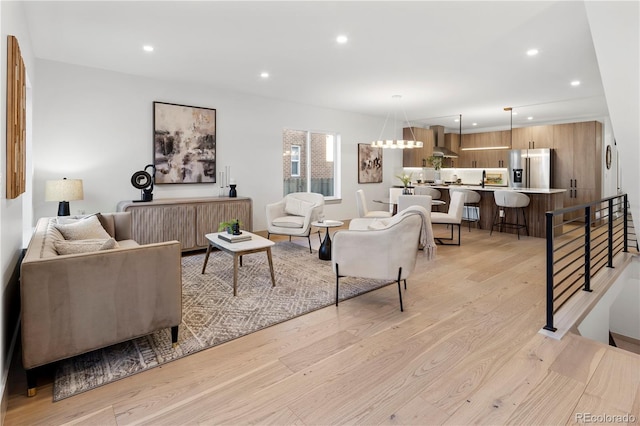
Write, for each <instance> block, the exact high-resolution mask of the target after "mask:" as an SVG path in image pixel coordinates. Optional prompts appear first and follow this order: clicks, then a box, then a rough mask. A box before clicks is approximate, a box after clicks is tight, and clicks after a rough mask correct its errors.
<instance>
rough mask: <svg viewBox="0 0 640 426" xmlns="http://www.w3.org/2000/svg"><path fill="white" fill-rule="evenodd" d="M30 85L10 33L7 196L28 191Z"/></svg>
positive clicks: (18, 49) (8, 42) (8, 47)
mask: <svg viewBox="0 0 640 426" xmlns="http://www.w3.org/2000/svg"><path fill="white" fill-rule="evenodd" d="M26 87H27V84H26V76H25V68H24V61H23V60H22V55H21V54H20V46H18V40H17V39H16V38H15V37H14V36H11V35H10V36H7V178H6V180H7V198H10V199H12V198H17V197H18V196H20V194H22V193H23V192H25V190H26V188H25V186H26V185H25V168H26V152H25V150H26V134H27V129H26V103H27V89H26Z"/></svg>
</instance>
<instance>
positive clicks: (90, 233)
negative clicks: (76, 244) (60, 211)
mask: <svg viewBox="0 0 640 426" xmlns="http://www.w3.org/2000/svg"><path fill="white" fill-rule="evenodd" d="M56 228H57V229H58V231H60V233H61V234H62V236H63V237H64V238H65V240H89V239H101V240H107V239H109V238H111V235H109V233H108V232H107V231H105V229H104V228H103V227H102V225H101V224H100V221H99V220H98V218H97V217H96V216H89V217H87V218H86V219H82V220H79V221H77V222H73V223H69V224H67V225H62V224H57V225H56Z"/></svg>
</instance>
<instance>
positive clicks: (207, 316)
mask: <svg viewBox="0 0 640 426" xmlns="http://www.w3.org/2000/svg"><path fill="white" fill-rule="evenodd" d="M272 254H273V266H274V269H275V277H276V287H272V286H271V277H270V275H269V265H268V263H267V256H266V254H265V253H264V252H261V253H255V254H250V255H247V256H244V257H243V266H242V267H241V268H239V272H238V296H237V297H233V262H232V258H231V256H230V255H229V254H226V253H222V252H219V251H213V252H211V255H210V257H209V262H208V264H207V270H206V272H205V274H202V273H201V272H202V264H203V262H204V254H197V255H192V256H186V257H183V259H182V286H183V291H182V304H183V308H182V324H181V325H180V332H179V336H178V343H179V346H178V347H177V348H176V349H173V348H172V346H171V335H170V331H169V329H166V330H161V331H158V332H156V333H153V334H150V335H148V336H144V337H140V338H137V339H134V340H131V341H128V342H124V343H121V344H117V345H113V346H109V347H107V348H104V349H100V350H96V351H93V352H90V353H87V354H84V355H80V356H76V357H73V358H70V359H68V360H65V361H61V362H59V363H58V367H57V370H56V374H55V382H54V388H53V400H54V401H59V400H61V399H64V398H68V397H70V396H73V395H75V394H78V393H80V392H85V391H88V390H90V389H94V388H96V387H98V386H102V385H104V384H107V383H110V382H113V381H116V380H119V379H122V378H125V377H128V376H131V375H133V374H136V373H140V372H142V371H144V370H147V369H150V368H153V367H157V366H159V365H162V364H164V363H167V362H170V361H173V360H176V359H179V358H182V357H184V356H187V355H190V354H193V353H196V352H198V351H201V350H203V349H207V348H209V347H212V346H215V345H219V344H221V343H224V342H227V341H229V340H232V339H235V338H237V337H241V336H244V335H246V334H249V333H252V332H254V331H257V330H260V329H262V328H265V327H268V326H271V325H274V324H277V323H280V322H282V321H286V320H288V319H291V318H294V317H297V316H299V315H302V314H305V313H308V312H311V311H314V310H316V309H320V308H323V307H325V306H328V305H331V304H332V303H334V302H335V274H334V273H333V271H332V269H331V262H327V261H322V260H319V259H318V254H317V252H315V251H314V253H313V254H309V250H308V249H307V248H304V247H302V246H299V245H296V244H294V243H290V242H281V243H277V244H276V245H275V246H274V247H273V248H272ZM386 284H388V283H387V282H383V281H373V280H365V279H357V278H348V277H345V278H341V279H340V299H341V300H344V299H348V298H350V297H354V296H357V295H359V294H362V293H365V292H367V291H371V290H375V289H377V288H380V287H382V286H384V285H386Z"/></svg>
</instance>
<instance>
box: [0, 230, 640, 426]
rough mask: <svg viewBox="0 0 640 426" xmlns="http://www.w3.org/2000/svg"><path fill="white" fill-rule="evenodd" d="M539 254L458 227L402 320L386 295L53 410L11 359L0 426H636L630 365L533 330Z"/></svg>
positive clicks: (537, 314) (538, 302) (606, 351)
mask: <svg viewBox="0 0 640 426" xmlns="http://www.w3.org/2000/svg"><path fill="white" fill-rule="evenodd" d="M437 232H439V233H442V235H446V233H447V232H448V231H447V230H445V229H438V230H437ZM323 236H324V233H323ZM298 241H299V242H300V244H301V245H303V246H304V245H306V244H307V241H306V239H298ZM311 241H312V243H313V244H314V245H315V246H317V245H318V238H317V237H315V236H312V239H311ZM544 248H545V244H544V240H543V239H538V238H532V237H521V238H520V240H518V239H517V238H516V236H515V235H512V234H501V233H493V235H492V236H489V232H488V231H485V230H478V229H472V230H471V231H470V232H469V231H467V230H466V229H464V230H463V231H462V245H461V246H460V247H457V246H438V253H437V258H436V259H435V260H433V261H427V260H426V259H424V257H423V256H422V255H420V254H419V255H418V263H417V267H416V270H415V271H414V273H413V275H412V276H411V277H410V279H409V280H408V288H407V290H406V291H404V294H403V297H404V302H405V312H400V309H399V304H398V294H397V287H396V286H395V285H390V286H388V287H385V288H383V289H380V290H377V291H374V292H371V293H367V294H364V295H361V296H359V297H357V298H354V299H351V300H348V301H345V302H341V303H340V305H339V307H337V308H336V307H335V306H329V307H327V308H325V309H321V310H318V311H315V312H312V313H310V314H307V315H304V316H301V317H299V318H295V319H293V320H290V321H287V322H285V323H282V324H278V325H276V326H273V327H270V328H267V329H264V330H261V331H259V332H257V333H253V334H251V335H249V336H246V337H243V338H240V339H236V340H234V341H231V342H228V343H225V344H223V345H220V346H217V347H214V348H211V349H209V350H206V351H203V352H200V353H197V354H194V355H191V356H189V357H186V358H183V359H180V360H177V361H174V362H171V363H169V364H166V365H164V366H162V367H158V368H155V369H152V370H149V371H146V372H144V373H141V374H137V375H135V376H132V377H129V378H126V379H123V380H120V381H118V382H115V383H111V384H109V385H106V386H102V387H100V388H98V389H95V390H92V391H89V392H86V393H83V394H80V395H77V396H74V397H71V398H68V399H66V400H63V401H60V402H57V403H52V384H51V380H50V379H47V378H46V377H45V378H41V380H40V383H39V387H38V394H37V395H36V396H35V397H33V398H28V397H26V395H25V389H26V385H25V379H24V372H23V371H22V369H21V367H20V361H19V359H14V361H13V365H12V368H11V371H10V375H9V378H8V381H9V402H8V408H7V414H6V417H5V424H7V425H35V424H47V425H50V424H82V425H87V424H89V425H90V424H100V425H103V424H104V425H130V424H152V425H163V424H165V425H177V424H201V425H213V424H278V425H328V424H356V423H358V424H416V425H430V424H434V425H435V424H450V425H460V424H490V425H496V424H527V425H532V424H545V425H548V424H574V423H580V422H579V421H577V419H578V417H579V416H582V415H583V413H590V414H592V415H604V414H607V415H625V414H626V415H631V416H635V423H633V422H631V424H638V421H639V420H638V419H639V418H640V391H639V390H638V383H640V356H639V355H637V354H634V353H630V352H626V351H624V350H622V349H619V348H614V347H610V346H607V345H604V344H601V343H598V342H594V341H591V340H587V339H584V338H582V337H580V336H576V335H574V334H571V333H568V334H567V335H566V336H565V337H564V338H563V339H562V340H556V339H552V338H548V337H545V336H544V335H542V334H540V333H538V330H539V329H540V328H541V327H542V326H543V325H544V319H545V317H544V308H545V305H544V303H545V291H544V287H545V277H544V272H545V256H544ZM310 256H311V255H310ZM577 416H578V417H577Z"/></svg>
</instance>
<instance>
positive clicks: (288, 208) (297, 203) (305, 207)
mask: <svg viewBox="0 0 640 426" xmlns="http://www.w3.org/2000/svg"><path fill="white" fill-rule="evenodd" d="M311 208H313V203H312V202H310V201H304V200H299V199H297V198H293V197H289V198H287V203H286V204H285V206H284V211H285V212H286V213H287V214H291V215H294V216H306V215H307V212H308V211H309V210H311Z"/></svg>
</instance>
